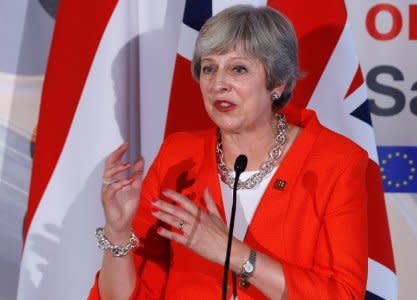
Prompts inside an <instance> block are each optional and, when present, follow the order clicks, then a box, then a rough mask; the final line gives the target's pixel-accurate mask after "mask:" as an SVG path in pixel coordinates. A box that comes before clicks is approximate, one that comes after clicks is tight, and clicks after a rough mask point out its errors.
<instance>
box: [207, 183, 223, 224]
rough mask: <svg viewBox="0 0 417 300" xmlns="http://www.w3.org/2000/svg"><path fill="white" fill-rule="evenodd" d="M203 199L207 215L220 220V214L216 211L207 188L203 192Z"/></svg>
mask: <svg viewBox="0 0 417 300" xmlns="http://www.w3.org/2000/svg"><path fill="white" fill-rule="evenodd" d="M203 198H204V201H205V202H206V206H207V210H208V211H209V213H211V214H213V215H215V216H216V217H219V218H220V219H221V216H220V212H219V210H218V209H217V206H216V203H215V202H214V200H213V197H211V194H210V191H209V189H208V188H206V189H205V190H204V193H203Z"/></svg>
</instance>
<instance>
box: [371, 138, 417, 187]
mask: <svg viewBox="0 0 417 300" xmlns="http://www.w3.org/2000/svg"><path fill="white" fill-rule="evenodd" d="M378 156H379V165H380V168H381V175H382V181H383V183H384V191H385V192H386V193H417V178H416V169H417V167H416V166H417V147H405V146H378Z"/></svg>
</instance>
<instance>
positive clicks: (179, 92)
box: [165, 54, 214, 136]
mask: <svg viewBox="0 0 417 300" xmlns="http://www.w3.org/2000/svg"><path fill="white" fill-rule="evenodd" d="M210 126H214V125H213V122H212V121H211V120H210V118H209V117H208V115H207V113H206V110H205V108H204V105H203V100H202V97H201V93H200V87H199V85H198V83H197V82H196V81H195V80H194V79H193V78H192V75H191V62H190V61H189V60H188V59H186V58H184V57H182V56H181V55H178V54H177V59H176V63H175V71H174V78H173V80H172V89H171V97H170V102H169V107H168V116H167V120H166V125H165V136H168V135H169V134H171V133H173V132H176V131H183V130H190V129H191V128H192V129H193V130H198V129H206V128H209V127H210Z"/></svg>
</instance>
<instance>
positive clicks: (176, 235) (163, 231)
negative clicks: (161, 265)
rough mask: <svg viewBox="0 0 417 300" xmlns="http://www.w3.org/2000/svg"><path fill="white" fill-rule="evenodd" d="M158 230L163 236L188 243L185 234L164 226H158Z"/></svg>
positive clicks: (181, 242)
mask: <svg viewBox="0 0 417 300" xmlns="http://www.w3.org/2000/svg"><path fill="white" fill-rule="evenodd" d="M157 232H158V234H159V235H160V236H163V237H164V238H167V239H169V240H173V241H176V242H177V243H180V244H182V245H185V244H186V243H187V237H185V236H184V235H183V234H179V233H175V232H172V231H170V230H168V229H166V228H163V227H158V230H157Z"/></svg>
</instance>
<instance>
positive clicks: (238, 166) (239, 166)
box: [222, 154, 248, 300]
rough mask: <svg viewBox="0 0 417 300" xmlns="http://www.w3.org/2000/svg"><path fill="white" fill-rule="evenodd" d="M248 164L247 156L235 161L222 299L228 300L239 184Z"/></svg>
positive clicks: (240, 156) (241, 155)
mask: <svg viewBox="0 0 417 300" xmlns="http://www.w3.org/2000/svg"><path fill="white" fill-rule="evenodd" d="M247 164H248V158H247V157H246V155H243V154H240V155H239V156H238V157H237V158H236V160H235V166H234V167H235V182H234V184H233V204H232V211H231V214H230V228H229V236H228V239H227V250H226V259H225V261H224V268H223V269H224V273H223V296H222V299H223V300H226V296H227V277H228V274H229V266H230V251H231V250H232V239H233V228H234V226H235V214H236V191H237V183H238V182H239V177H240V174H242V173H243V172H244V171H245V169H246V166H247Z"/></svg>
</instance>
